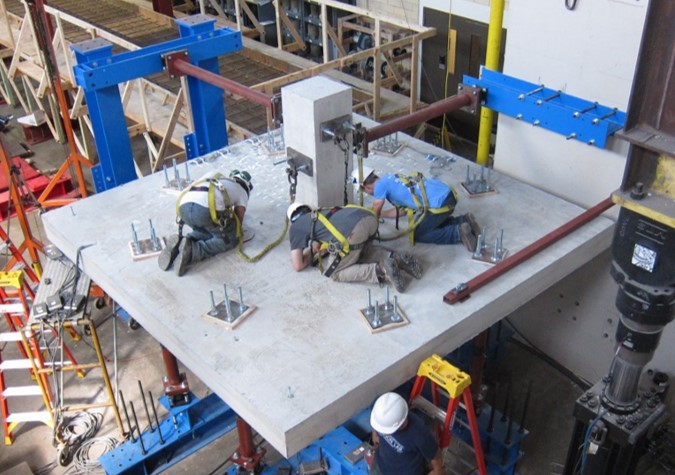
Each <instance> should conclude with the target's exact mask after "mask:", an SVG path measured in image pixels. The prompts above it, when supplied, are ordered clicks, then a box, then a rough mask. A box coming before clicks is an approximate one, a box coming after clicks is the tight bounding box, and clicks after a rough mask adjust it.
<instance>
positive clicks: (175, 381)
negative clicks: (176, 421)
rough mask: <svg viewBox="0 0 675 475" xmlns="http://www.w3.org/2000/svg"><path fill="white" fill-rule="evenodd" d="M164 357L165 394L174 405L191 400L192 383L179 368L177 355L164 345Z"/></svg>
mask: <svg viewBox="0 0 675 475" xmlns="http://www.w3.org/2000/svg"><path fill="white" fill-rule="evenodd" d="M162 358H163V359H164V368H165V369H166V376H165V377H164V394H165V395H166V396H167V397H168V398H169V401H170V402H171V405H172V406H179V405H181V404H187V403H188V402H190V385H189V384H188V381H187V377H186V376H185V373H181V372H180V370H179V369H178V360H177V359H176V357H175V356H174V355H173V353H171V352H170V351H169V350H167V349H166V348H165V347H164V346H162Z"/></svg>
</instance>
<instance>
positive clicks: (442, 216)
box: [415, 195, 463, 244]
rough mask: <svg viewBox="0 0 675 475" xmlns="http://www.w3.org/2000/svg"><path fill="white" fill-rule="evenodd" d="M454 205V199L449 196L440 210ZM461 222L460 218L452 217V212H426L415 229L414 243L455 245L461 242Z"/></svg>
mask: <svg viewBox="0 0 675 475" xmlns="http://www.w3.org/2000/svg"><path fill="white" fill-rule="evenodd" d="M454 203H455V200H454V198H453V197H452V195H449V196H448V198H446V200H445V201H444V202H443V205H442V206H441V208H442V207H444V206H450V205H454ZM462 222H463V220H462V218H461V217H454V216H452V212H449V213H439V214H433V213H430V212H428V211H427V214H426V216H425V217H424V219H423V220H422V222H421V223H420V224H419V226H417V228H415V242H424V243H429V244H457V243H459V242H461V238H460V236H459V225H460V224H462Z"/></svg>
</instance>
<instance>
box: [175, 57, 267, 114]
mask: <svg viewBox="0 0 675 475" xmlns="http://www.w3.org/2000/svg"><path fill="white" fill-rule="evenodd" d="M169 56H172V57H171V58H170V57H169ZM169 56H167V60H166V66H167V71H168V72H169V74H171V75H173V76H185V75H187V76H191V77H193V78H196V79H199V80H200V81H204V82H206V83H208V84H211V85H213V86H216V87H219V88H220V89H222V90H224V91H227V92H229V93H232V94H235V95H237V96H241V97H243V98H244V99H248V100H249V101H251V102H254V103H256V104H259V105H261V106H263V107H265V108H266V109H270V110H271V109H272V98H273V96H271V95H269V94H265V93H264V92H260V91H256V90H254V89H251V88H250V87H248V86H245V85H243V84H241V83H238V82H236V81H232V80H231V79H227V78H226V77H223V76H219V75H217V74H214V73H212V72H210V71H206V70H204V69H202V68H200V67H199V66H195V65H194V64H191V63H190V62H189V61H186V60H185V59H182V58H180V57H176V56H178V55H169Z"/></svg>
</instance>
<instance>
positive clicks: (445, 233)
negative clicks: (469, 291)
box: [353, 167, 480, 252]
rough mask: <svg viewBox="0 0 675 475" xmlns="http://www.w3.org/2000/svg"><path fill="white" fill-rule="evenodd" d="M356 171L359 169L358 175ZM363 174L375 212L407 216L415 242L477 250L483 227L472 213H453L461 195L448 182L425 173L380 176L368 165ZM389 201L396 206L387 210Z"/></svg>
mask: <svg viewBox="0 0 675 475" xmlns="http://www.w3.org/2000/svg"><path fill="white" fill-rule="evenodd" d="M356 173H357V171H356V170H355V172H354V175H356ZM354 175H353V176H354ZM363 177H364V178H363V181H362V182H361V188H362V189H363V191H364V192H365V193H367V194H369V195H372V196H373V198H375V202H374V204H373V209H374V210H375V213H376V214H377V215H378V216H382V217H384V218H398V217H400V216H401V214H404V215H407V217H408V227H409V229H410V227H411V226H414V231H412V232H413V238H414V241H416V242H423V243H431V244H458V243H460V242H461V243H463V244H464V246H465V247H466V248H467V249H468V250H469V251H471V252H473V251H475V249H476V241H477V237H478V234H480V226H479V225H478V223H477V222H476V219H475V218H474V216H473V215H472V214H471V213H467V214H464V215H461V216H452V212H453V211H454V209H455V205H456V204H457V197H456V194H455V191H454V190H453V189H452V188H451V187H450V186H448V185H447V184H445V183H444V182H442V181H440V180H434V179H430V178H424V177H421V175H414V176H412V177H406V176H403V175H393V174H391V175H383V176H381V177H380V176H378V175H377V174H376V173H375V171H374V170H372V169H370V168H368V167H364V172H363ZM356 180H358V178H357V179H356ZM385 200H387V201H389V202H390V203H391V204H393V205H394V208H391V209H387V210H383V209H382V208H383V207H384V202H385ZM422 209H425V210H426V213H425V214H424V217H422V215H421V211H422ZM413 223H416V225H415V224H413Z"/></svg>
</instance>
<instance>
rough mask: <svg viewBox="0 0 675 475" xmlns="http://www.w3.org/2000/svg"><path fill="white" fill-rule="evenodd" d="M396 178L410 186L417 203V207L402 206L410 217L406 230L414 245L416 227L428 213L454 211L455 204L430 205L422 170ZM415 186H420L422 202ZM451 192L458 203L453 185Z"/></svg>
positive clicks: (411, 193)
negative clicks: (438, 206)
mask: <svg viewBox="0 0 675 475" xmlns="http://www.w3.org/2000/svg"><path fill="white" fill-rule="evenodd" d="M396 178H398V179H399V180H401V183H403V185H405V186H406V187H407V188H408V191H410V195H411V196H412V200H413V202H414V203H415V206H416V207H417V209H415V208H408V207H403V206H402V208H404V209H405V212H406V215H407V217H408V230H407V231H406V232H407V233H408V238H409V239H410V245H411V246H413V245H414V244H415V232H414V231H415V228H417V226H419V224H420V223H421V222H422V220H423V219H424V217H425V216H426V214H427V213H431V214H443V213H452V212H453V211H454V210H455V205H452V206H442V207H440V208H431V207H430V206H429V197H428V196H427V190H426V187H425V186H424V176H423V175H422V174H421V173H420V172H413V174H412V175H411V176H406V175H401V174H396ZM415 186H418V187H419V190H420V194H421V195H422V201H421V202H420V199H419V197H418V196H417V193H416V192H415ZM450 192H451V193H452V196H453V198H454V200H455V203H457V194H456V192H455V190H454V189H453V188H452V187H451V188H450ZM418 211H419V212H420V215H419V217H418V218H417V219H415V213H417V212H418ZM397 216H398V213H397ZM397 224H398V223H397Z"/></svg>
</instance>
